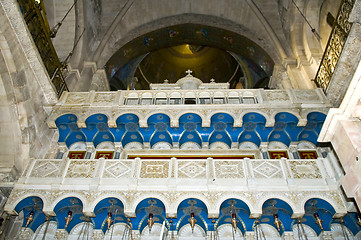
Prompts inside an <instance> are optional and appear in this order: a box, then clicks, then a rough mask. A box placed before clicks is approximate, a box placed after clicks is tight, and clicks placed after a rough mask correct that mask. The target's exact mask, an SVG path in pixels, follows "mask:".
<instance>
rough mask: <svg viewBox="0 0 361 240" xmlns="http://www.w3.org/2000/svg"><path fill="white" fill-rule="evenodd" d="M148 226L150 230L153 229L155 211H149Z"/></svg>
mask: <svg viewBox="0 0 361 240" xmlns="http://www.w3.org/2000/svg"><path fill="white" fill-rule="evenodd" d="M147 223H148V228H149V232H150V231H152V227H153V224H154V219H153V213H149V218H148V222H147Z"/></svg>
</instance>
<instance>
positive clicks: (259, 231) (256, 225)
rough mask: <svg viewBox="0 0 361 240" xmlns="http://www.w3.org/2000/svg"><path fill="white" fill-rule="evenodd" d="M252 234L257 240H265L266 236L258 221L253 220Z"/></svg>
mask: <svg viewBox="0 0 361 240" xmlns="http://www.w3.org/2000/svg"><path fill="white" fill-rule="evenodd" d="M254 232H255V235H256V239H257V240H266V236H265V234H264V232H263V229H262V226H261V224H260V222H259V220H258V219H256V220H254Z"/></svg>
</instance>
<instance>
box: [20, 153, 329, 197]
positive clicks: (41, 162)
mask: <svg viewBox="0 0 361 240" xmlns="http://www.w3.org/2000/svg"><path fill="white" fill-rule="evenodd" d="M324 161H325V159H323V158H318V159H286V158H282V159H249V158H243V159H213V158H207V159H177V158H170V159H141V158H135V159H66V160H63V159H34V160H32V162H31V163H30V166H29V168H28V171H27V172H25V173H24V174H23V176H22V177H21V178H20V179H19V181H18V184H25V185H38V186H41V185H43V184H44V183H45V182H46V184H47V185H48V184H50V183H51V184H61V185H62V186H63V187H65V188H67V187H69V188H72V187H71V186H72V185H77V188H84V190H88V189H89V187H91V185H94V184H95V185H98V186H102V187H111V188H112V189H118V190H128V189H129V186H131V185H137V188H140V187H142V188H143V187H144V188H146V189H154V190H156V189H159V188H163V189H168V188H169V187H170V186H172V187H176V188H179V189H180V188H182V189H188V190H197V189H199V190H204V189H205V188H207V187H208V186H211V185H212V186H215V187H222V188H223V187H226V188H228V189H230V190H231V189H232V190H252V188H253V186H254V185H257V188H264V189H268V188H269V186H273V187H276V188H278V189H285V190H287V189H288V188H290V187H297V188H298V189H299V190H302V189H310V188H311V189H313V188H315V189H316V188H317V189H320V188H321V189H322V188H324V187H326V186H327V182H326V181H325V179H328V178H330V176H329V175H328V173H327V171H326V168H325V165H324ZM150 180H151V181H150ZM187 183H192V184H191V186H190V185H189V184H187ZM235 183H236V184H235Z"/></svg>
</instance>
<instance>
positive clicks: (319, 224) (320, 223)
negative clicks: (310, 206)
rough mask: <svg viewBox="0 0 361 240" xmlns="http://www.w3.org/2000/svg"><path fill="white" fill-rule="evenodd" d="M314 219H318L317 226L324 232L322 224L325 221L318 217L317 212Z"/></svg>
mask: <svg viewBox="0 0 361 240" xmlns="http://www.w3.org/2000/svg"><path fill="white" fill-rule="evenodd" d="M313 217H314V218H315V219H316V224H317V226H318V227H319V228H320V229H321V231H323V227H322V222H323V220H321V219H320V216H319V215H318V213H317V212H315V213H314V214H313Z"/></svg>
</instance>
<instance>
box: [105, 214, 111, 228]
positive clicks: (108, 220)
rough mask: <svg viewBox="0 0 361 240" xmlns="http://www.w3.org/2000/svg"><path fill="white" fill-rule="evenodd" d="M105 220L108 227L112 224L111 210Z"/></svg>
mask: <svg viewBox="0 0 361 240" xmlns="http://www.w3.org/2000/svg"><path fill="white" fill-rule="evenodd" d="M105 222H106V223H107V224H108V229H109V228H110V225H112V222H113V220H112V213H111V212H108V217H107V219H106V220H105Z"/></svg>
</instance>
